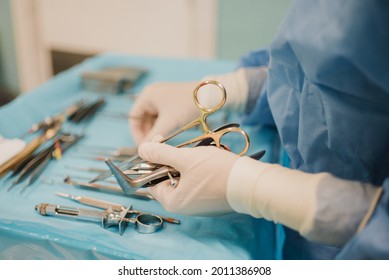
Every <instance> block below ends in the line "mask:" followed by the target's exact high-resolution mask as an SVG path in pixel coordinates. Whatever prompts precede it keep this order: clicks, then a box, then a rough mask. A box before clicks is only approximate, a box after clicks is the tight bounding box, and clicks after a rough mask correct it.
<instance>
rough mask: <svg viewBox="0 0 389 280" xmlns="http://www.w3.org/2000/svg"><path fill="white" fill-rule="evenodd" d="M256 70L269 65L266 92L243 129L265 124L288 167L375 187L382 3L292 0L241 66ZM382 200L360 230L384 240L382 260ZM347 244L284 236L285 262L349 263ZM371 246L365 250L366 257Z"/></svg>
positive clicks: (388, 17) (388, 82)
mask: <svg viewBox="0 0 389 280" xmlns="http://www.w3.org/2000/svg"><path fill="white" fill-rule="evenodd" d="M261 65H268V66H269V75H268V80H267V82H266V84H267V86H266V87H264V88H262V92H260V93H254V95H255V94H257V96H259V97H258V98H257V101H256V105H255V106H254V108H252V109H251V112H249V113H248V115H247V116H246V123H267V124H269V123H273V124H274V125H275V126H276V127H277V129H278V132H279V135H280V138H281V141H282V144H283V146H284V148H285V150H286V152H287V154H288V156H289V158H290V165H291V167H292V168H295V169H299V170H302V171H305V172H309V173H318V172H330V173H332V174H333V175H335V176H337V177H339V178H343V179H351V180H358V181H363V182H369V183H372V184H375V185H383V182H384V180H385V178H386V177H389V1H387V0H375V1H373V0H372V1H360V0H343V1H336V0H322V1H311V0H297V1H294V2H293V3H292V4H291V6H290V8H289V10H288V13H287V15H286V17H285V19H284V20H283V22H282V24H281V26H280V28H279V30H278V32H277V34H276V36H275V38H274V40H273V42H272V44H271V46H270V48H269V50H259V51H254V52H251V53H249V54H247V55H246V56H244V57H242V59H241V64H240V66H243V67H248V66H261ZM250 95H253V93H250ZM385 191H386V192H387V191H389V187H386V188H385ZM385 198H386V200H385ZM381 200H382V201H381V204H380V205H381V208H382V209H386V212H385V210H382V209H381V212H380V214H377V213H375V215H374V216H373V218H372V221H371V223H373V222H374V221H375V220H377V219H383V220H384V221H383V222H381V223H380V222H377V221H376V222H374V227H373V228H372V229H370V231H369V232H368V233H366V231H367V230H368V229H369V226H370V225H371V223H369V225H368V226H367V228H366V229H365V230H364V231H363V232H362V233H364V234H365V235H366V234H368V237H366V236H365V239H364V242H365V243H366V239H369V238H371V239H375V241H376V242H378V243H379V242H380V241H381V242H384V241H386V242H384V244H381V247H380V249H382V248H385V250H386V258H388V257H389V256H388V253H389V242H388V238H386V240H385V238H384V239H382V240H380V239H379V238H378V236H379V234H378V231H380V230H382V231H383V232H385V235H386V236H389V231H388V221H389V216H388V206H387V204H386V206H385V203H388V202H387V200H388V199H387V194H384V195H383V197H382V198H381ZM385 201H386V202H385ZM382 204H384V205H383V206H382ZM344 207H347V205H345V206H344ZM385 207H386V208H385ZM376 211H378V208H377V210H376ZM376 231H377V232H376ZM362 233H360V234H362ZM376 233H377V236H375V234H376ZM360 234H359V235H360ZM369 234H370V235H369ZM359 235H357V236H356V239H357V241H356V240H355V239H353V241H352V242H354V243H353V246H352V248H353V250H354V252H355V251H358V249H356V248H358V245H357V244H358V236H359ZM350 242H351V241H350ZM360 242H361V241H360ZM350 246H351V245H349V246H345V247H344V249H343V250H342V252H340V248H335V247H331V246H326V245H324V244H318V243H313V242H309V241H307V240H305V239H304V238H303V237H301V236H300V235H299V234H298V233H296V232H294V231H292V230H290V229H286V240H285V245H284V249H283V257H284V258H287V259H332V258H336V257H339V258H351V255H350V254H348V253H347V250H349V249H347V248H350ZM364 248H370V247H369V246H366V244H365V247H364ZM375 248H376V247H374V246H372V247H371V249H366V250H371V252H369V254H370V255H369V256H370V257H369V258H371V256H374V250H375ZM344 250H346V251H344ZM355 254H356V253H355ZM365 255H366V254H365ZM360 256H361V257H362V256H363V254H361V255H360ZM376 256H378V258H382V256H383V255H382V254H378V253H377V255H376ZM362 258H363V257H362Z"/></svg>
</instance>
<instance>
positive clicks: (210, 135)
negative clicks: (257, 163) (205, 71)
mask: <svg viewBox="0 0 389 280" xmlns="http://www.w3.org/2000/svg"><path fill="white" fill-rule="evenodd" d="M207 85H216V86H217V87H218V88H219V89H220V91H221V93H222V94H221V96H222V98H221V100H220V102H219V103H218V104H217V105H216V106H214V107H212V108H207V107H205V106H203V105H202V104H201V103H200V101H199V99H198V95H199V90H200V88H202V87H203V86H207ZM193 99H194V102H195V104H196V106H197V108H198V109H199V112H200V116H199V117H198V118H196V119H194V120H193V121H191V122H190V123H188V124H187V125H185V126H183V127H182V128H180V129H178V130H176V131H175V132H173V133H172V134H170V135H169V136H167V137H166V138H164V139H162V140H161V141H160V142H161V143H164V142H166V141H168V140H170V139H172V138H173V137H175V136H177V135H179V134H181V133H182V132H185V131H187V130H189V129H191V128H193V127H195V126H197V125H199V126H200V127H201V130H202V131H203V132H204V133H203V134H202V135H200V136H198V137H195V138H193V139H191V140H188V141H185V142H184V143H181V144H179V145H177V146H176V147H184V146H188V145H190V144H194V143H198V142H201V141H203V140H209V139H212V140H213V144H214V145H215V146H216V147H218V148H220V147H222V148H225V146H224V145H222V144H221V143H220V141H221V139H222V137H223V136H224V135H226V134H228V133H232V132H237V133H240V134H241V135H243V137H244V141H245V146H244V148H243V149H242V151H240V152H239V153H238V155H240V156H241V155H244V154H245V153H246V152H247V150H248V149H249V146H250V140H249V137H248V135H247V134H246V132H245V131H243V130H242V129H241V128H240V127H239V126H235V125H233V126H226V127H225V128H222V129H217V130H213V131H212V130H211V129H210V127H209V126H208V124H207V117H208V116H210V115H211V114H213V113H215V112H216V111H218V110H219V109H220V108H221V107H223V105H224V104H225V103H226V100H227V94H226V89H225V88H224V86H223V85H222V84H221V83H219V82H217V81H213V80H207V81H203V82H201V83H200V84H199V85H198V86H197V87H196V88H195V89H194V91H193ZM138 158H139V155H138V154H136V155H134V156H132V157H131V158H129V159H128V160H126V161H123V162H122V163H120V164H118V165H117V167H118V168H119V169H120V170H125V169H128V168H130V167H131V166H132V162H133V161H134V160H136V159H138ZM111 175H112V171H106V172H104V173H101V174H99V175H98V176H97V177H95V178H94V179H92V180H91V181H90V182H97V181H100V180H104V179H106V178H108V177H110V176H111Z"/></svg>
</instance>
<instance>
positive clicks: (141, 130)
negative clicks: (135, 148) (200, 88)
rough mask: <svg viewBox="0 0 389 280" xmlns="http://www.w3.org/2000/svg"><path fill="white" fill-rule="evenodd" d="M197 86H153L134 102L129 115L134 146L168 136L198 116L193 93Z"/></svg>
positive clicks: (190, 84) (167, 84) (175, 84)
mask: <svg viewBox="0 0 389 280" xmlns="http://www.w3.org/2000/svg"><path fill="white" fill-rule="evenodd" d="M198 84H199V82H182V83H155V84H152V85H150V86H148V87H146V88H145V89H144V90H143V92H142V93H141V94H140V96H139V97H138V98H137V99H136V101H135V103H134V105H133V107H132V109H131V111H130V113H129V115H130V128H131V131H132V135H133V137H134V140H135V142H136V143H137V144H140V143H142V142H144V141H148V140H150V139H152V138H153V137H154V136H155V135H168V134H169V133H171V132H172V131H174V130H175V129H177V128H179V127H181V126H183V125H186V124H187V123H189V122H190V121H192V120H194V119H195V117H197V115H198V110H197V108H196V106H195V103H194V102H193V90H194V89H195V88H196V86H197V85H198Z"/></svg>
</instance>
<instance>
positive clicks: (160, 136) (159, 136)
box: [151, 134, 163, 143]
mask: <svg viewBox="0 0 389 280" xmlns="http://www.w3.org/2000/svg"><path fill="white" fill-rule="evenodd" d="M162 139H163V136H162V135H160V134H158V135H155V136H154V137H153V138H151V142H155V143H159V142H161V141H162Z"/></svg>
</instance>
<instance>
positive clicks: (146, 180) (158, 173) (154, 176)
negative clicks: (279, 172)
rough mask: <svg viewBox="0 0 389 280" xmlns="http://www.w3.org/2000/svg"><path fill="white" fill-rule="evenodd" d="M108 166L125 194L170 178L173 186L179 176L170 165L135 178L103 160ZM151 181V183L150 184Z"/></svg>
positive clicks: (263, 153) (261, 154) (262, 154)
mask: <svg viewBox="0 0 389 280" xmlns="http://www.w3.org/2000/svg"><path fill="white" fill-rule="evenodd" d="M264 155H265V151H264V150H262V151H259V152H257V153H254V154H252V155H250V157H251V158H253V159H256V160H260V159H261V158H262V157H263V156H264ZM105 163H106V164H107V165H108V167H109V168H110V170H111V172H112V174H113V175H114V176H115V178H116V181H117V182H118V184H119V186H120V187H121V188H122V190H123V192H124V193H126V194H131V193H133V192H134V191H136V190H137V189H139V188H141V187H151V186H154V185H156V184H157V183H159V182H162V181H165V180H167V179H170V186H173V187H175V186H176V184H177V180H176V179H175V178H173V177H179V175H180V174H179V172H178V171H177V170H175V169H174V168H172V167H170V166H162V167H160V168H159V169H156V170H155V171H153V172H152V173H149V174H145V175H142V176H139V177H137V178H136V179H133V178H129V177H128V176H127V175H126V174H124V172H122V171H121V170H120V169H119V168H118V167H117V166H115V165H114V164H113V163H112V162H111V161H109V160H107V161H106V162H105ZM150 183H151V185H150Z"/></svg>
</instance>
